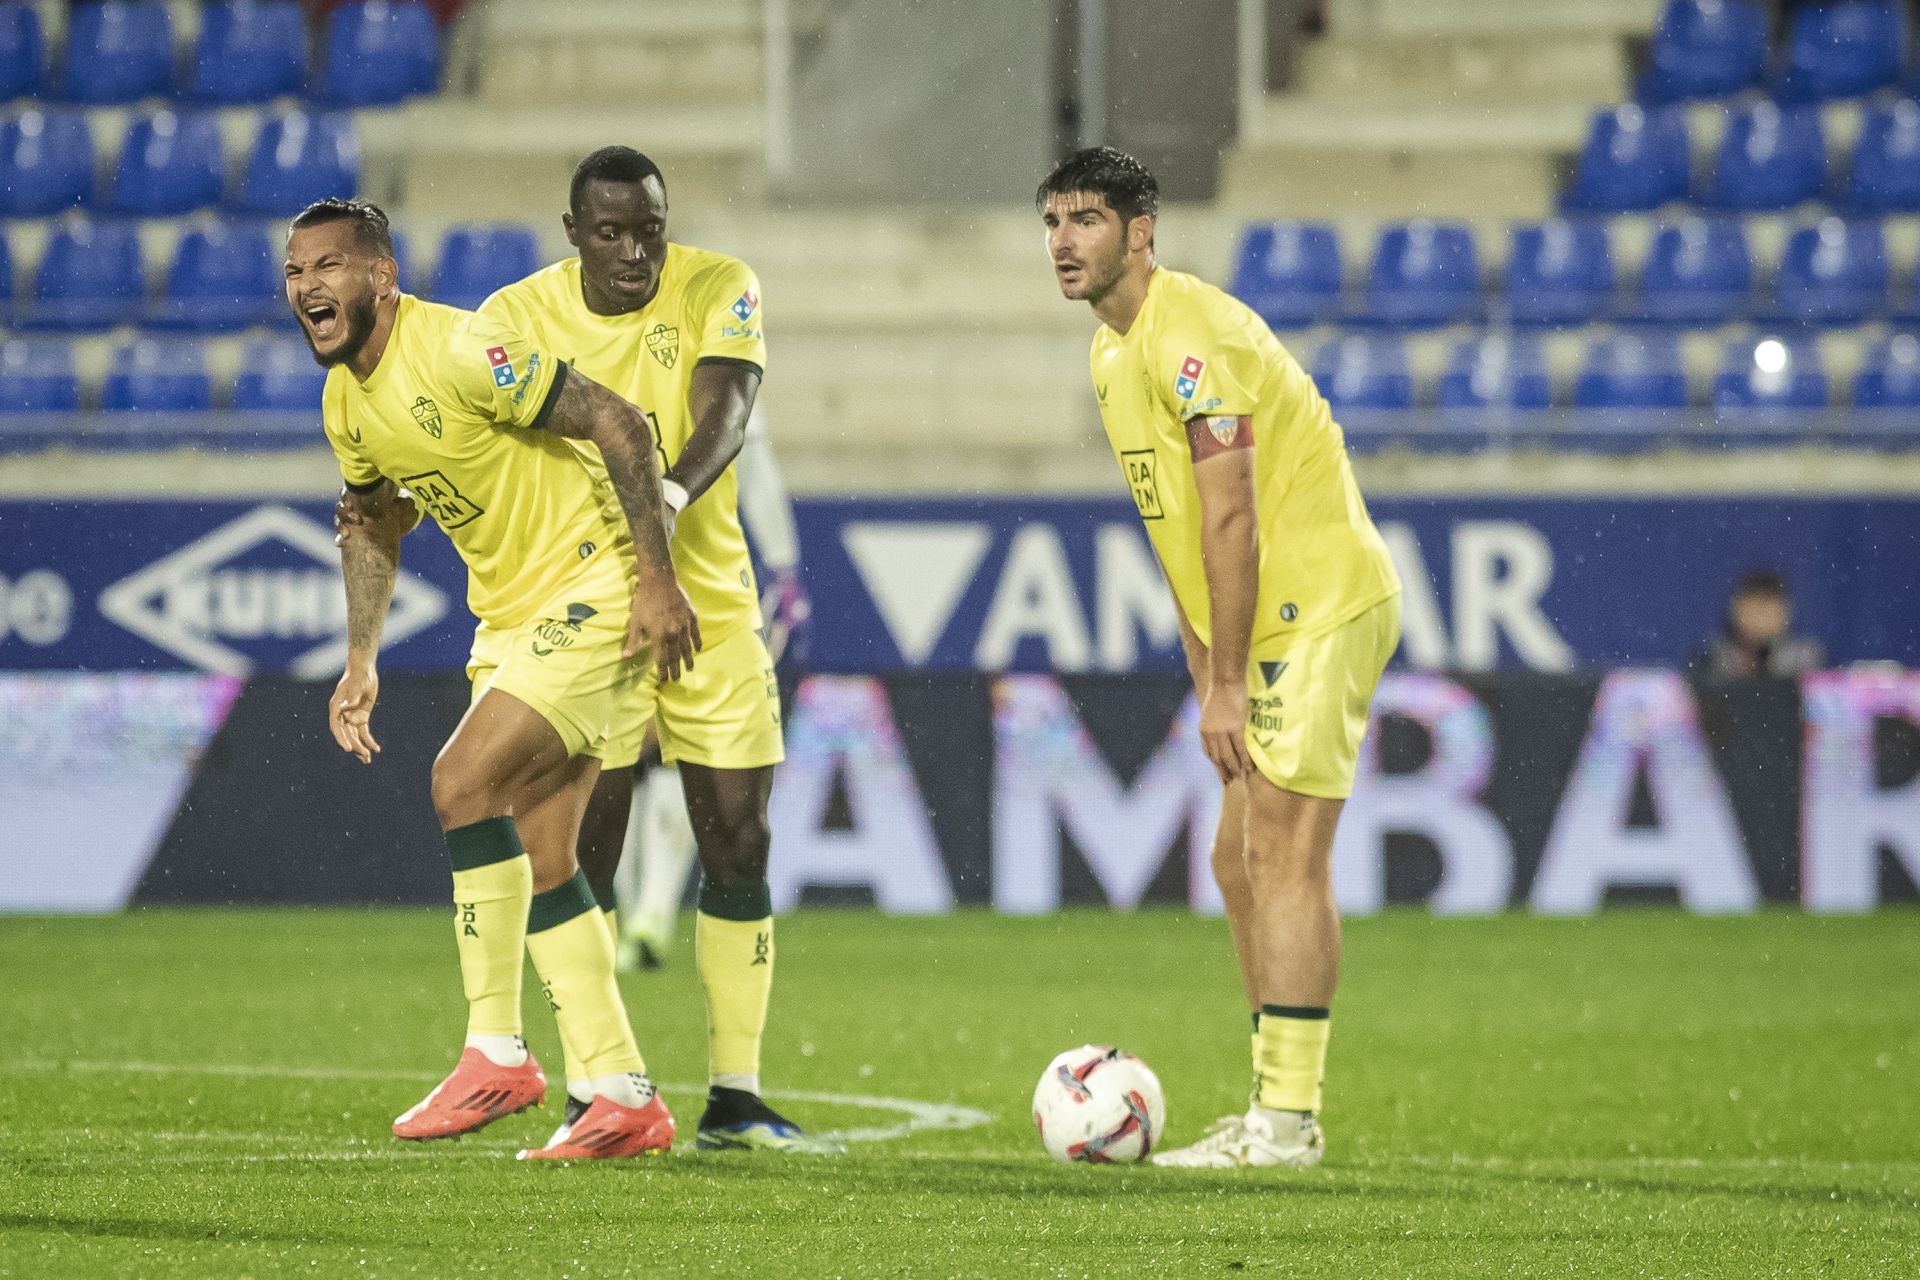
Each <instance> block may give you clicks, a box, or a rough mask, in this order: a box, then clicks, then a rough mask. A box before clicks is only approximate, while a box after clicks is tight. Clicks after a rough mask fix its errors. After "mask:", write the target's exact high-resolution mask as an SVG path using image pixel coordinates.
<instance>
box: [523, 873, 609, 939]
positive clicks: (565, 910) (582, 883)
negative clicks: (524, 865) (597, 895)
mask: <svg viewBox="0 0 1920 1280" xmlns="http://www.w3.org/2000/svg"><path fill="white" fill-rule="evenodd" d="M599 909H600V904H599V903H597V902H595V901H594V900H593V890H592V889H589V888H588V887H587V877H586V876H585V875H584V874H582V873H581V872H578V871H576V872H574V873H573V879H571V880H569V881H567V882H566V883H565V884H561V885H556V886H555V887H553V888H551V889H549V890H547V891H546V892H545V893H536V894H534V895H533V905H532V906H530V907H528V908H527V932H528V933H544V932H546V931H547V930H548V929H554V928H558V927H559V926H560V925H563V924H565V923H566V922H567V921H569V920H571V919H573V918H574V917H575V916H583V915H585V914H586V913H587V912H589V911H598V910H599Z"/></svg>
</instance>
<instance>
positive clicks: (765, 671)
mask: <svg viewBox="0 0 1920 1280" xmlns="http://www.w3.org/2000/svg"><path fill="white" fill-rule="evenodd" d="M643 686H644V687H642V688H640V689H638V690H636V691H634V692H633V693H632V694H630V695H629V696H628V698H627V700H626V701H625V703H623V704H622V706H621V708H620V711H619V723H618V725H617V726H615V728H614V730H613V732H612V733H610V734H609V735H608V738H607V741H606V743H605V746H604V749H603V750H598V751H594V752H592V754H593V755H597V756H599V757H600V760H601V764H602V767H603V768H607V769H621V768H625V767H626V766H627V765H630V764H632V763H634V762H635V761H637V760H638V759H639V758H640V748H641V746H642V745H643V744H644V742H645V741H646V736H647V725H648V724H649V723H653V724H654V725H655V727H656V728H657V730H658V732H659V736H660V758H661V759H662V760H664V761H666V762H667V763H668V764H678V763H680V762H681V761H685V762H686V763H688V764H698V765H705V766H706V767H708V768H710V769H760V768H765V767H766V766H768V765H776V764H779V763H780V762H781V761H782V760H784V759H786V758H787V752H786V746H785V744H784V743H783V742H782V741H781V737H780V685H779V682H778V681H777V680H776V679H775V678H774V674H773V656H772V655H771V654H769V653H768V652H767V646H766V643H765V642H764V641H763V640H761V639H760V633H759V632H758V631H756V630H754V629H753V628H752V627H745V626H743V627H740V628H739V629H738V630H735V631H733V632H732V633H730V634H728V635H726V636H723V637H721V638H720V639H719V640H716V641H712V642H710V643H709V644H708V645H707V646H706V648H704V649H702V650H701V651H700V652H699V654H698V655H697V656H696V657H695V658H694V664H693V670H692V671H690V672H683V673H682V674H681V676H680V678H679V679H678V680H675V681H674V682H673V683H671V684H666V685H662V684H661V683H660V682H659V676H658V674H657V672H656V671H655V669H654V668H653V667H652V665H651V664H649V665H648V667H647V672H646V678H645V680H644V682H643Z"/></svg>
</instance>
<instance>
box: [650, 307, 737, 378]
mask: <svg viewBox="0 0 1920 1280" xmlns="http://www.w3.org/2000/svg"><path fill="white" fill-rule="evenodd" d="M734 310H735V311H736V312H737V311H739V310H740V307H739V304H738V303H735V304H734ZM647 352H648V353H649V354H650V355H652V356H653V358H654V359H655V360H658V361H659V362H660V367H661V368H662V369H671V368H673V366H674V365H676V364H678V363H679V362H680V331H679V330H678V329H676V328H674V327H673V326H672V325H669V324H656V325H655V326H653V328H651V329H649V330H647Z"/></svg>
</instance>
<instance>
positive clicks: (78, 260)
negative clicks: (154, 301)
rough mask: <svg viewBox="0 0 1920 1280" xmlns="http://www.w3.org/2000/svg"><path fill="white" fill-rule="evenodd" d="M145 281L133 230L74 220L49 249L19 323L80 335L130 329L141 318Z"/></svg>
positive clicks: (122, 225)
mask: <svg viewBox="0 0 1920 1280" xmlns="http://www.w3.org/2000/svg"><path fill="white" fill-rule="evenodd" d="M144 280H145V277H144V274H143V271H142V264H141V254H140V240H139V237H138V236H137V235H136V234H135V231H134V228H133V227H132V226H130V225H128V224H126V223H123V222H96V221H93V220H92V219H90V218H86V217H83V216H80V215H74V216H73V217H71V218H70V219H68V220H67V221H66V222H64V223H62V224H61V226H60V228H59V230H57V231H55V232H54V234H53V238H52V239H51V240H50V241H49V242H48V243H47V248H46V252H45V253H43V254H42V255H41V257H40V263H39V265H38V267H36V268H35V270H34V273H33V288H32V291H31V292H30V293H29V294H28V296H27V297H26V298H24V299H22V300H21V303H20V306H19V314H18V323H19V325H20V327H21V328H23V329H63V330H74V331H82V332H85V331H101V330H106V329H111V328H113V327H114V326H116V325H121V324H131V323H133V322H134V321H135V320H137V319H138V318H139V314H140V305H141V294H142V291H143V287H144Z"/></svg>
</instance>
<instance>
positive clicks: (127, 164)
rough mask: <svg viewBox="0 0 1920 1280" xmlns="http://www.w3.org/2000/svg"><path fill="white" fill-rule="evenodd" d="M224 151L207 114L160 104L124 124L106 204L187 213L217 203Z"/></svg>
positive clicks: (150, 213) (141, 211)
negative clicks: (181, 112) (177, 110)
mask: <svg viewBox="0 0 1920 1280" xmlns="http://www.w3.org/2000/svg"><path fill="white" fill-rule="evenodd" d="M225 177H226V155H225V153H224V152H223V151H222V149H221V142H220V126H219V124H218V122H217V121H215V120H214V118H213V117H212V116H211V115H204V114H201V113H198V112H190V113H188V114H186V115H179V114H176V113H175V112H173V111H171V110H168V109H167V108H165V107H160V108H157V109H155V110H153V111H149V112H147V113H145V114H144V115H141V116H139V117H137V118H135V119H134V121H133V123H131V124H130V125H128V126H127V139H126V141H125V142H124V143H122V144H121V147H120V164H119V167H118V168H117V169H116V170H115V171H114V175H113V187H112V189H111V191H110V193H109V194H108V197H107V202H106V204H107V208H109V209H111V210H112V211H113V212H115V213H129V214H138V215H146V216H164V215H167V214H178V213H188V212H191V211H192V210H194V209H206V208H210V207H212V206H213V205H216V204H219V203H220V187H221V183H222V182H223V181H224V180H225Z"/></svg>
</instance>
